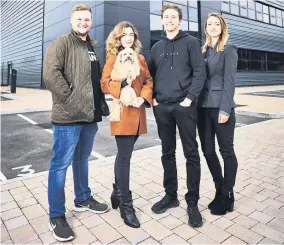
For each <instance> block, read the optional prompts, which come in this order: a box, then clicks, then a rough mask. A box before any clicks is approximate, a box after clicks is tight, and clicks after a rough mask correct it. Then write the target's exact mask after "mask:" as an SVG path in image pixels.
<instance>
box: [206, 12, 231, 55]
mask: <svg viewBox="0 0 284 245" xmlns="http://www.w3.org/2000/svg"><path fill="white" fill-rule="evenodd" d="M212 16H213V17H216V18H218V19H219V20H220V24H221V35H220V36H219V40H218V42H217V52H222V51H224V47H225V45H226V43H227V41H228V39H229V31H228V24H227V22H226V20H225V18H224V17H223V15H221V14H219V13H209V14H208V16H207V19H206V21H205V23H204V32H205V34H206V42H205V44H204V46H203V47H202V53H205V52H206V50H207V49H208V47H211V46H212V39H211V37H210V35H209V34H208V33H207V30H206V28H207V21H208V19H209V18H210V17H212Z"/></svg>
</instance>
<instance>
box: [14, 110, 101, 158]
mask: <svg viewBox="0 0 284 245" xmlns="http://www.w3.org/2000/svg"><path fill="white" fill-rule="evenodd" d="M18 116H19V117H21V118H23V119H25V120H26V121H28V122H29V123H31V124H33V125H37V124H38V123H37V122H35V121H33V120H31V119H30V118H28V117H26V116H24V115H22V114H18ZM44 131H46V132H48V133H50V134H53V131H52V130H51V129H48V128H46V129H44ZM91 155H92V156H94V157H96V158H98V159H104V158H106V157H105V156H103V155H101V154H100V153H97V152H95V151H92V152H91Z"/></svg>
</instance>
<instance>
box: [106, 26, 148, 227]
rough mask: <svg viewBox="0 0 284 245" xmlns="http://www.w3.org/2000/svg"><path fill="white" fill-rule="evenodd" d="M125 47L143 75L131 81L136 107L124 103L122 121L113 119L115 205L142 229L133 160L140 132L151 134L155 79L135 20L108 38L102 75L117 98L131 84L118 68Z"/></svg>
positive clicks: (113, 205)
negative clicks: (133, 183) (131, 183)
mask: <svg viewBox="0 0 284 245" xmlns="http://www.w3.org/2000/svg"><path fill="white" fill-rule="evenodd" d="M125 48H132V49H133V50H134V51H135V55H137V58H138V62H139V66H140V74H139V76H137V77H136V78H135V80H133V81H132V84H131V87H132V88H133V89H134V91H135V93H136V96H137V98H136V106H125V105H122V111H121V113H120V121H117V122H114V121H111V135H114V136H115V140H116V144H117V149H118V153H117V156H116V160H115V165H114V173H115V184H113V187H114V190H113V193H112V195H111V202H112V207H113V208H118V206H119V208H120V214H121V217H122V218H123V220H124V223H125V224H126V225H128V226H131V227H133V228H138V227H140V223H139V220H138V219H137V217H136V215H135V210H134V208H133V201H132V195H131V191H130V190H129V179H130V159H131V155H132V152H133V148H134V144H135V142H136V140H137V139H138V137H139V135H141V134H146V133H147V125H146V111H145V107H150V106H151V104H152V93H153V81H152V77H151V75H150V73H149V70H148V67H147V64H146V61H145V58H144V56H143V55H141V54H139V52H140V50H141V43H140V41H139V39H138V32H137V30H136V28H135V27H134V26H133V25H132V24H131V23H129V22H126V21H124V22H121V23H119V24H117V25H116V26H115V28H114V29H113V31H112V32H111V33H110V34H109V37H108V39H107V41H106V51H107V57H106V64H105V66H104V69H103V73H102V78H101V88H102V91H103V92H104V93H105V94H111V95H112V96H113V98H114V99H119V98H120V92H121V89H122V88H123V87H125V86H127V85H129V84H128V83H127V72H125V71H122V72H119V71H115V70H114V65H115V62H116V59H117V55H118V53H119V52H120V51H122V50H123V49H125ZM113 70H114V71H113ZM112 72H113V73H112ZM114 77H115V78H114Z"/></svg>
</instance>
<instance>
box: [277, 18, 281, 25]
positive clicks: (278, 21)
mask: <svg viewBox="0 0 284 245" xmlns="http://www.w3.org/2000/svg"><path fill="white" fill-rule="evenodd" d="M276 25H278V26H282V19H281V18H276Z"/></svg>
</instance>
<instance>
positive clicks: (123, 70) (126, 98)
mask: <svg viewBox="0 0 284 245" xmlns="http://www.w3.org/2000/svg"><path fill="white" fill-rule="evenodd" d="M139 74H140V66H139V60H138V57H137V54H136V53H135V52H134V50H133V49H132V48H125V49H123V50H122V51H120V52H119V53H118V55H117V58H116V61H115V64H114V67H113V70H112V72H111V79H112V80H120V78H121V77H126V81H127V83H128V85H127V86H126V87H124V88H122V89H121V92H120V99H119V100H118V99H115V98H113V102H112V104H111V106H110V116H109V120H110V121H112V122H119V121H120V113H121V111H122V108H123V107H122V105H125V106H134V107H135V106H136V103H135V102H136V101H135V99H136V98H137V96H136V93H135V91H134V89H133V88H132V87H131V85H132V82H133V81H134V80H135V78H136V77H137V76H139Z"/></svg>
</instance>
